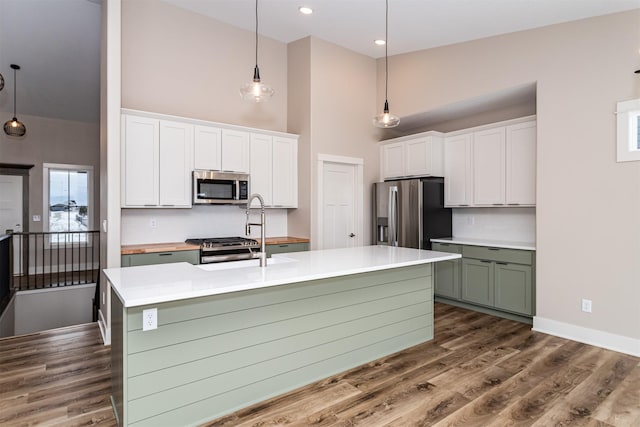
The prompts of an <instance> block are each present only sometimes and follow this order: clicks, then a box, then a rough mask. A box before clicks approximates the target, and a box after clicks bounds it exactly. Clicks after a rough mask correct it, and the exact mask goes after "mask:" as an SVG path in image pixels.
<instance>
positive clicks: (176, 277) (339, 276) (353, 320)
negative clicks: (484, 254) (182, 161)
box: [105, 246, 460, 426]
mask: <svg viewBox="0 0 640 427" xmlns="http://www.w3.org/2000/svg"><path fill="white" fill-rule="evenodd" d="M459 257H460V255H458V254H449V253H443V252H433V251H422V250H416V249H407V248H394V247H388V246H368V247H359V248H348V249H334V250H324V251H311V252H298V253H291V254H286V255H275V256H274V258H273V259H272V260H270V261H272V263H271V264H270V265H268V267H266V268H260V267H252V266H242V263H243V262H242V261H240V262H238V263H227V264H226V265H225V266H224V267H226V268H222V269H218V267H216V266H214V265H211V264H209V265H203V266H194V265H191V264H188V263H176V264H165V265H154V266H141V267H131V268H121V269H107V270H105V273H106V275H107V277H108V279H109V281H110V283H111V287H112V305H111V307H112V309H111V310H112V311H111V319H112V327H111V331H112V380H113V396H112V398H113V404H114V409H115V411H116V417H117V418H118V421H119V424H120V425H130V426H147V425H149V426H151V425H153V426H158V425H181V426H183V425H197V424H199V423H202V422H205V421H207V420H211V419H214V418H217V417H220V416H222V415H224V414H227V413H230V412H233V411H235V410H238V409H240V408H242V407H245V406H249V405H250V404H253V403H256V402H258V401H261V400H264V399H267V398H269V397H272V396H275V395H278V394H281V393H284V392H286V391H289V390H292V389H294V388H297V387H300V386H303V385H305V384H308V383H311V382H313V381H316V380H319V379H321V378H325V377H327V376H329V375H331V374H335V373H337V372H341V371H344V370H347V369H349V368H352V367H354V366H358V365H361V364H364V363H367V362H369V361H371V360H374V359H377V358H379V357H382V356H384V355H387V354H391V353H394V352H396V351H399V350H402V349H405V348H408V347H411V346H413V345H416V344H419V343H421V342H424V341H428V340H430V339H432V338H433V265H432V263H434V262H438V261H445V260H450V259H454V258H459ZM230 264H231V265H230ZM233 264H236V265H239V267H238V268H229V267H234V266H233ZM149 309H151V310H153V309H156V310H157V328H155V329H150V330H143V323H145V324H148V323H149V319H147V318H146V317H145V319H146V320H144V319H143V312H144V310H149ZM147 313H148V312H147Z"/></svg>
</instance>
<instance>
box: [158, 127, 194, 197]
mask: <svg viewBox="0 0 640 427" xmlns="http://www.w3.org/2000/svg"><path fill="white" fill-rule="evenodd" d="M159 157H160V171H159V172H160V174H159V183H160V186H159V189H160V196H159V201H160V202H159V205H160V206H163V207H186V208H190V207H191V172H192V170H193V125H189V124H185V123H179V122H170V121H166V120H161V121H160V156H159Z"/></svg>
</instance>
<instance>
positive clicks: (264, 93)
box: [240, 0, 273, 102]
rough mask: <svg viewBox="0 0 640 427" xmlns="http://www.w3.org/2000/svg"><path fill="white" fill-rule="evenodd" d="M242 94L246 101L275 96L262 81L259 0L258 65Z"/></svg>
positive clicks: (257, 100) (261, 99)
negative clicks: (259, 50) (259, 48)
mask: <svg viewBox="0 0 640 427" xmlns="http://www.w3.org/2000/svg"><path fill="white" fill-rule="evenodd" d="M240 96H241V97H242V99H244V100H245V101H255V102H264V101H268V100H269V99H270V98H271V97H272V96H273V88H271V86H268V85H266V84H264V83H262V82H261V81H260V69H259V68H258V0H256V66H255V68H254V69H253V80H252V81H250V82H249V83H247V84H245V85H243V86H242V87H241V88H240Z"/></svg>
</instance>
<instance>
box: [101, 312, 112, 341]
mask: <svg viewBox="0 0 640 427" xmlns="http://www.w3.org/2000/svg"><path fill="white" fill-rule="evenodd" d="M98 328H99V329H100V335H101V336H102V342H103V343H104V345H111V330H110V329H109V328H108V327H107V322H105V320H104V316H103V315H102V310H98Z"/></svg>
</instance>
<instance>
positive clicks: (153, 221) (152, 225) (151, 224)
mask: <svg viewBox="0 0 640 427" xmlns="http://www.w3.org/2000/svg"><path fill="white" fill-rule="evenodd" d="M157 226H158V222H157V221H156V219H155V218H151V219H150V220H149V228H156V227H157Z"/></svg>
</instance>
